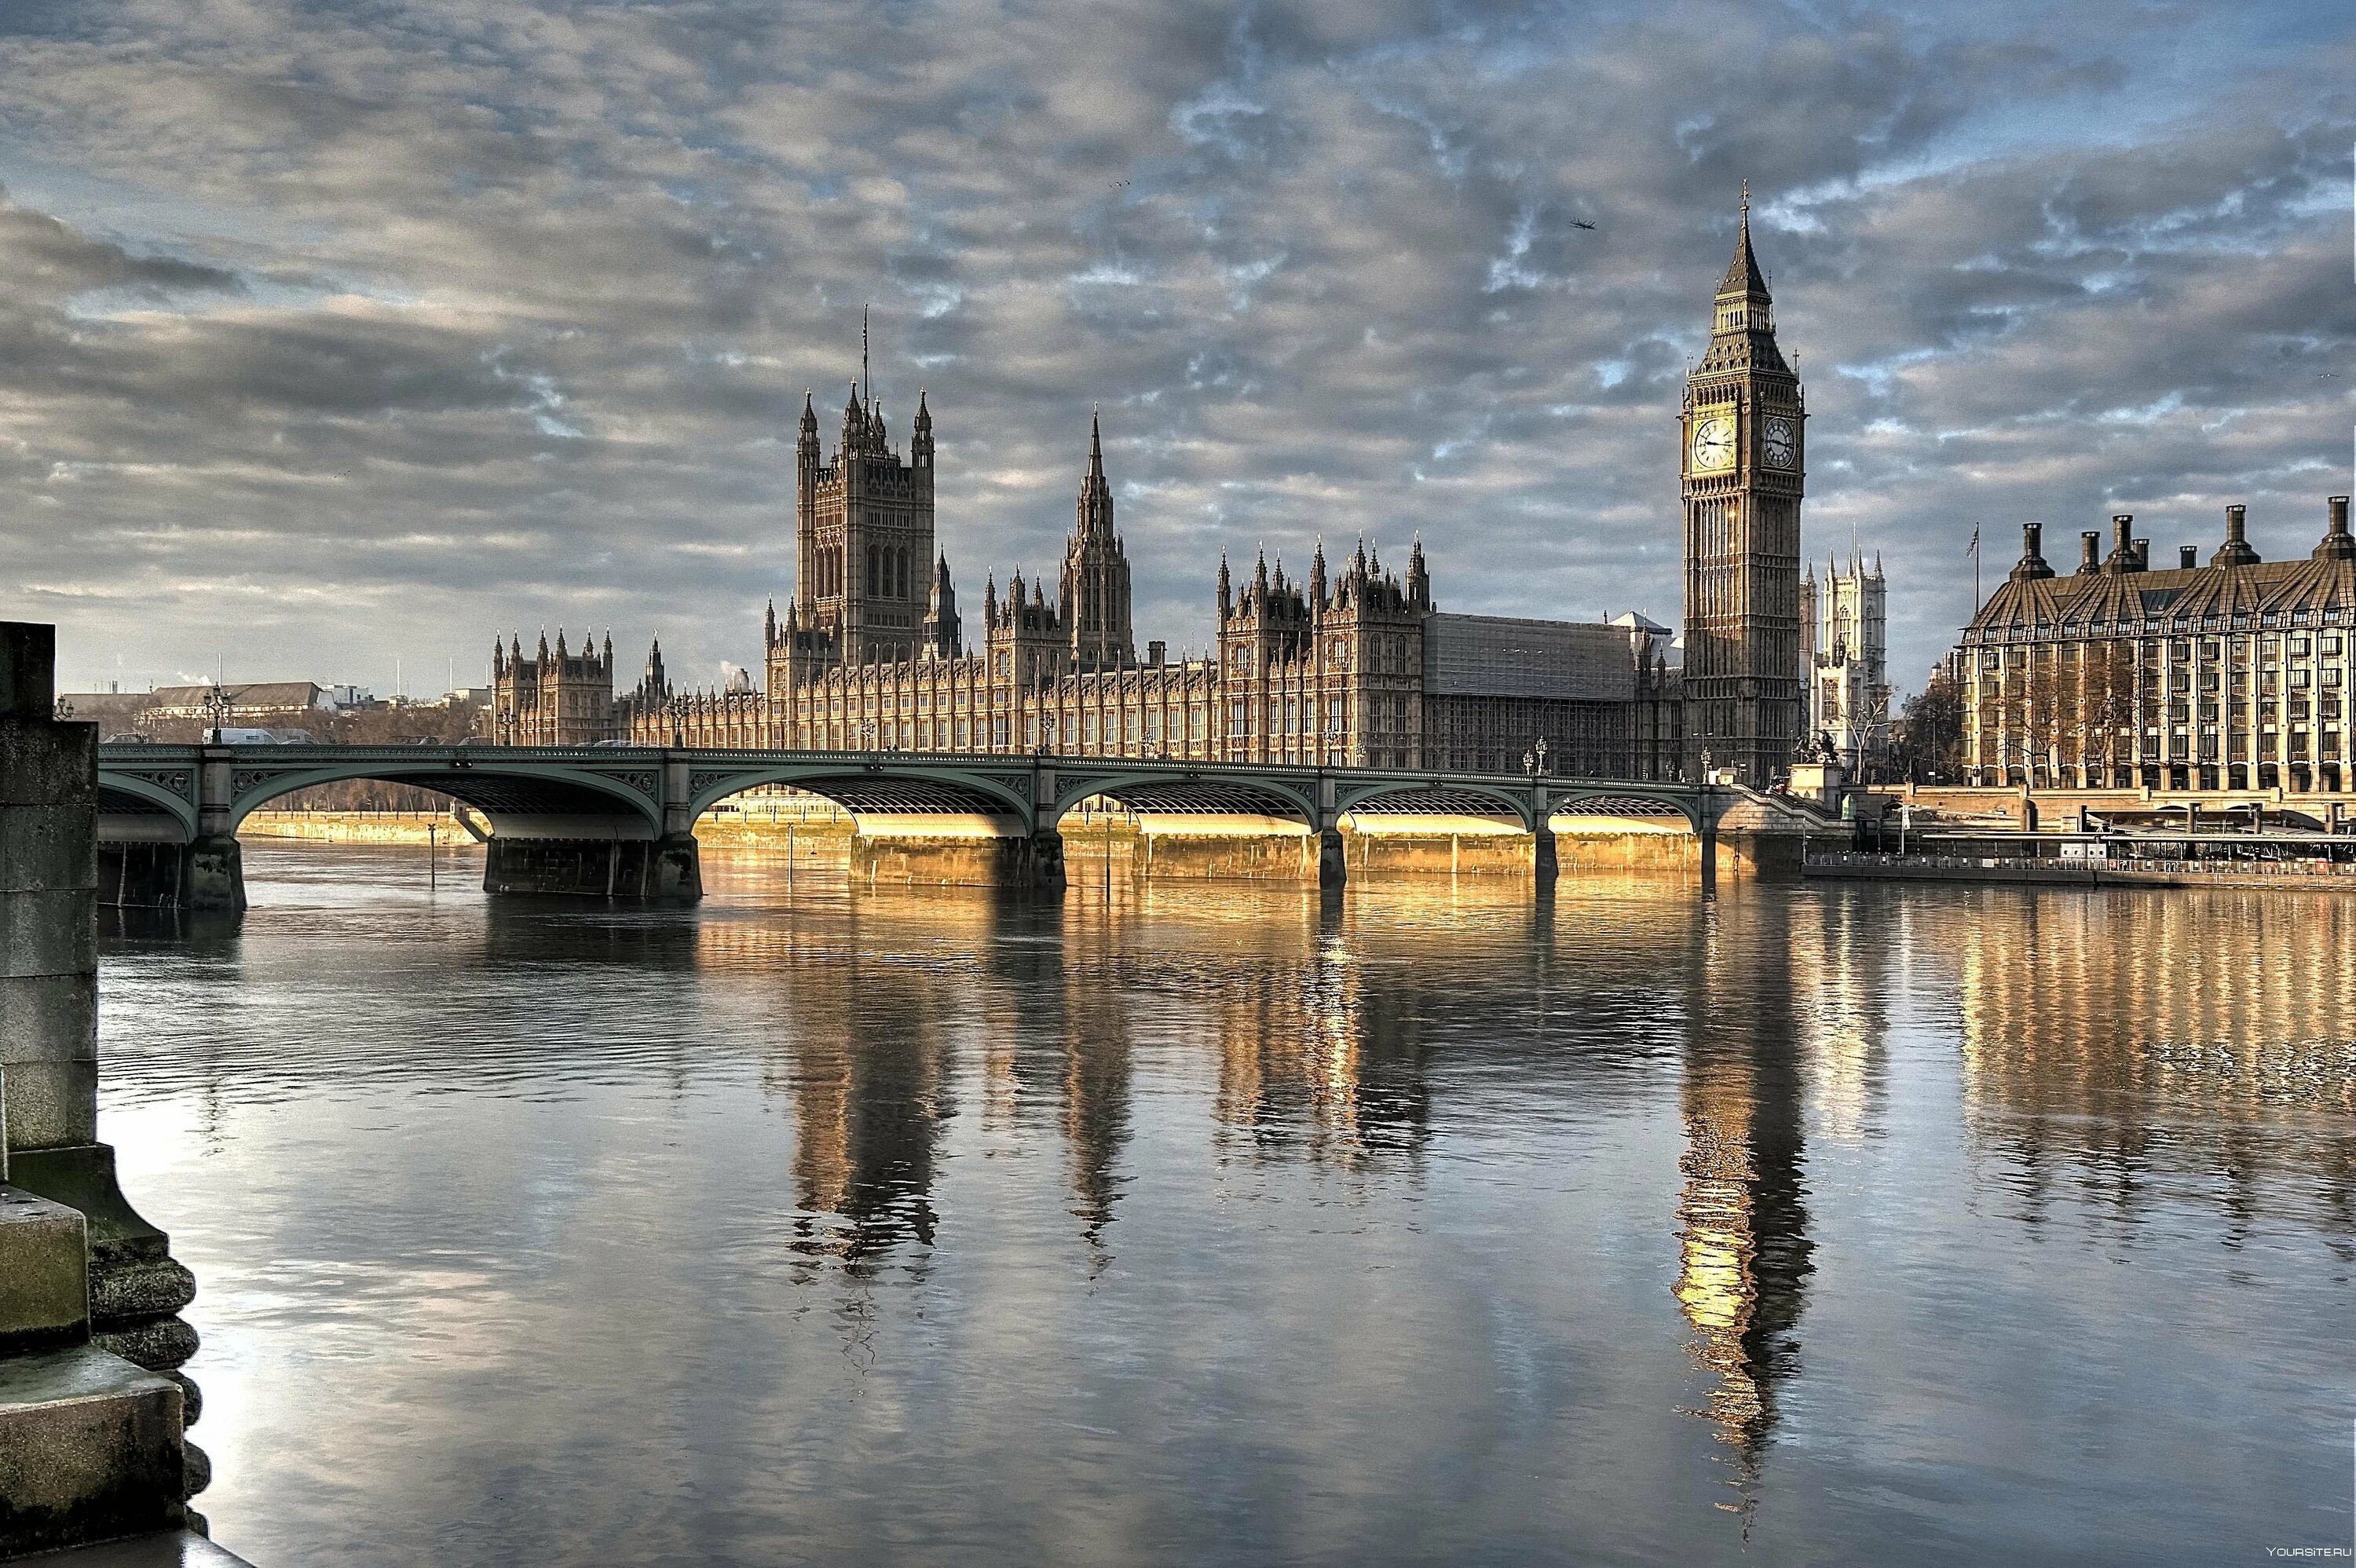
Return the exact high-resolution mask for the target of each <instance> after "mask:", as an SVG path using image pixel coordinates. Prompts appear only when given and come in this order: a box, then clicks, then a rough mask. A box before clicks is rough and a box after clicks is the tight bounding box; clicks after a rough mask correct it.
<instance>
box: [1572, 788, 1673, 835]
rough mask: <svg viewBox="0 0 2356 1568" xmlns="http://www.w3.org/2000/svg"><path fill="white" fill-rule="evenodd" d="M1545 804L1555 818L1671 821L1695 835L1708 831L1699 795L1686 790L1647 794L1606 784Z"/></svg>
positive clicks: (1643, 790) (1577, 790)
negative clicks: (1589, 817) (1588, 817)
mask: <svg viewBox="0 0 2356 1568" xmlns="http://www.w3.org/2000/svg"><path fill="white" fill-rule="evenodd" d="M1548 804H1549V806H1550V807H1551V809H1552V811H1553V814H1554V815H1555V816H1625V817H1633V818H1637V819H1639V820H1650V819H1655V818H1657V819H1659V820H1662V821H1667V820H1669V819H1671V818H1675V819H1676V820H1678V821H1680V822H1683V823H1684V824H1685V825H1686V827H1688V828H1690V829H1691V830H1692V831H1693V832H1696V833H1702V832H1706V831H1708V827H1709V822H1708V817H1707V816H1706V815H1705V813H1706V810H1707V808H1706V807H1705V806H1704V805H1703V804H1702V801H1701V797H1700V795H1698V794H1697V792H1695V791H1693V790H1690V789H1665V790H1648V789H1642V788H1637V787H1632V786H1630V785H1627V784H1609V783H1606V784H1597V785H1593V786H1590V787H1588V788H1583V789H1574V790H1569V791H1566V792H1563V793H1560V794H1557V795H1554V796H1553V798H1552V799H1551V800H1550V801H1549V803H1548Z"/></svg>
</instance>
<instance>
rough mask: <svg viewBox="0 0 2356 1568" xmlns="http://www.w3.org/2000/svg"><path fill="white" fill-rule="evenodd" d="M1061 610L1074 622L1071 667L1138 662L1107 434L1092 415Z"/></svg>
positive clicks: (1067, 552)
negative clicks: (1109, 478)
mask: <svg viewBox="0 0 2356 1568" xmlns="http://www.w3.org/2000/svg"><path fill="white" fill-rule="evenodd" d="M1061 586H1062V592H1061V594H1060V595H1059V597H1060V598H1061V600H1062V609H1063V612H1064V617H1065V619H1066V621H1067V622H1068V623H1070V627H1071V635H1072V662H1073V664H1074V666H1075V667H1077V668H1080V669H1084V670H1087V669H1125V668H1127V667H1130V665H1133V664H1135V663H1136V662H1137V647H1136V645H1135V644H1134V643H1133V642H1132V641H1131V640H1130V624H1129V555H1128V552H1127V551H1125V550H1123V549H1121V548H1120V536H1119V535H1118V534H1116V533H1114V532H1113V531H1112V487H1111V486H1110V485H1108V484H1106V483H1105V471H1104V434H1103V432H1102V431H1101V430H1099V429H1098V424H1097V418H1096V416H1095V415H1094V414H1090V415H1089V416H1088V471H1087V473H1086V474H1085V475H1081V478H1080V498H1079V505H1078V507H1077V518H1076V521H1075V522H1074V524H1073V526H1072V542H1071V545H1070V546H1069V548H1067V549H1066V550H1065V552H1064V581H1063V583H1062V585H1061Z"/></svg>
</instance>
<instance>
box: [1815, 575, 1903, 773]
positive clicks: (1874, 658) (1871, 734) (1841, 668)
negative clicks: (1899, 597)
mask: <svg viewBox="0 0 2356 1568" xmlns="http://www.w3.org/2000/svg"><path fill="white" fill-rule="evenodd" d="M1887 604H1888V592H1887V590H1886V586H1885V585H1884V583H1883V581H1882V578H1881V558H1880V556H1879V555H1878V554H1877V555H1876V556H1875V557H1874V559H1873V564H1872V565H1871V566H1870V567H1868V566H1867V565H1866V563H1865V560H1864V558H1863V557H1862V556H1861V555H1858V553H1856V552H1855V551H1852V552H1850V555H1849V560H1848V570H1847V571H1842V570H1841V568H1840V566H1839V563H1837V562H1836V561H1830V560H1828V561H1826V562H1825V580H1824V581H1823V582H1822V583H1821V584H1819V583H1818V582H1817V581H1816V572H1815V567H1813V566H1811V567H1810V568H1809V569H1808V572H1807V575H1806V576H1804V577H1803V578H1802V579H1801V580H1800V664H1801V667H1802V668H1804V669H1805V670H1806V671H1807V672H1808V729H1807V733H1808V734H1809V736H1810V737H1812V738H1813V737H1817V736H1821V737H1823V738H1825V739H1826V740H1828V741H1831V742H1832V746H1833V751H1834V753H1835V754H1836V755H1837V757H1838V758H1839V759H1840V761H1841V763H1843V764H1844V765H1845V766H1846V767H1847V769H1848V770H1849V772H1850V773H1851V774H1852V775H1854V774H1855V773H1857V771H1858V766H1859V764H1860V763H1863V761H1864V760H1865V757H1866V755H1867V753H1868V752H1871V751H1872V750H1874V749H1875V747H1876V745H1877V743H1878V737H1879V733H1880V731H1881V729H1882V727H1883V726H1884V725H1885V724H1887V723H1888V722H1889V719H1890V616H1889V611H1888V609H1887V607H1886V606H1887Z"/></svg>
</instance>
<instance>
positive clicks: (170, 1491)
mask: <svg viewBox="0 0 2356 1568" xmlns="http://www.w3.org/2000/svg"><path fill="white" fill-rule="evenodd" d="M55 650H56V640H55V632H54V630H53V629H52V628H50V627H48V626H42V625H28V624H20V623H0V1181H5V1182H6V1183H10V1184H13V1185H11V1186H0V1285H5V1286H6V1288H5V1289H0V1557H8V1556H14V1555H16V1554H17V1553H18V1552H27V1551H31V1550H34V1549H36V1548H46V1547H57V1546H73V1545H80V1544H83V1543H86V1542H88V1541H93V1540H104V1539H107V1538H109V1537H112V1536H121V1535H125V1534H129V1533H133V1532H134V1531H153V1530H171V1529H176V1528H177V1527H178V1526H179V1525H180V1524H181V1522H182V1521H183V1520H184V1519H185V1518H186V1517H187V1509H186V1499H187V1497H188V1496H189V1495H190V1494H191V1493H193V1492H195V1491H198V1490H201V1489H202V1488H203V1487H204V1484H205V1480H206V1478H207V1477H208V1473H209V1466H208V1462H207V1461H206V1459H205V1456H204V1454H203V1452H202V1450H200V1449H198V1448H197V1447H196V1446H195V1445H192V1444H187V1443H186V1442H185V1439H184V1438H183V1436H182V1431H183V1428H184V1426H185V1425H186V1424H187V1423H186V1420H184V1417H186V1418H187V1419H193V1411H194V1404H193V1401H194V1398H195V1393H194V1385H193V1384H191V1383H189V1382H187V1380H186V1379H185V1378H183V1377H181V1376H180V1374H179V1372H178V1370H177V1369H178V1368H179V1366H180V1364H181V1363H182V1362H183V1361H186V1360H187V1359H188V1357H189V1355H190V1354H191V1353H192V1352H193V1351H194V1350H195V1349H196V1347H197V1336H196V1330H194V1329H193V1328H189V1327H188V1326H187V1324H186V1323H185V1322H183V1321H181V1320H180V1318H179V1317H178V1316H177V1314H178V1312H179V1309H180V1308H181V1307H185V1306H187V1303H188V1301H189V1300H190V1299H191V1298H192V1297H193V1296H195V1294H196V1283H195V1280H194V1278H193V1277H192V1276H191V1275H189V1273H188V1271H187V1269H186V1268H184V1267H182V1266H181V1265H180V1264H178V1263H177V1262H176V1261H174V1260H173V1258H172V1256H171V1252H170V1243H169V1241H168V1239H167V1238H166V1236H165V1234H164V1232H161V1231H159V1230H157V1229H156V1228H155V1226H153V1225H151V1224H149V1223H148V1222H147V1221H145V1219H143V1218H141V1216H140V1215H139V1213H138V1211H135V1210H134V1209H133V1208H132V1207H131V1204H130V1202H129V1200H126V1199H125V1198H124V1197H123V1189H122V1188H121V1187H120V1186H119V1185H118V1184H117V1182H116V1180H115V1174H114V1150H113V1149H112V1147H109V1146H108V1145H106V1144H103V1143H101V1142H99V1141H98V920H97V904H98V897H99V888H98V856H97V847H96V840H97V816H98V813H97V805H98V765H97V750H98V731H97V727H96V726H95V725H92V724H72V723H60V722H59V721H58V720H56V719H55V717H54V716H53V713H52V708H51V705H52V703H53V701H54V700H55V699H54V695H53V681H54V670H55V667H56V666H55ZM175 848H177V847H175ZM28 1194H29V1195H31V1196H29V1197H28V1196H27V1195H28ZM44 1199H45V1200H48V1201H47V1202H46V1203H44V1202H41V1201H39V1200H44ZM77 1210H78V1211H80V1212H79V1213H76V1212H75V1211H77ZM44 1286H46V1288H44ZM118 1358H120V1359H118ZM126 1363H130V1364H126ZM135 1369H144V1370H135ZM155 1374H162V1375H161V1376H158V1375H155ZM176 1385H177V1386H176ZM134 1437H135V1441H126V1439H130V1438H134Z"/></svg>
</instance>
